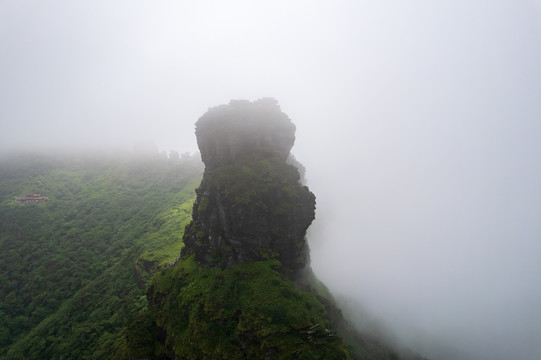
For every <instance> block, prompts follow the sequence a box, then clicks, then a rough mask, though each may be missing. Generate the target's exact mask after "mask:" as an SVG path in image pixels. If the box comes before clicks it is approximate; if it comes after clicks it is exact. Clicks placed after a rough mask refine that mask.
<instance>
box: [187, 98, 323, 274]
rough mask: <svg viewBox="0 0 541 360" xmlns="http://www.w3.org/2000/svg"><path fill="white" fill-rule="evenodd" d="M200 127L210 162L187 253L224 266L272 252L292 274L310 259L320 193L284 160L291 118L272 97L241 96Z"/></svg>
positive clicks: (202, 145)
mask: <svg viewBox="0 0 541 360" xmlns="http://www.w3.org/2000/svg"><path fill="white" fill-rule="evenodd" d="M196 134H197V141H198V144H199V147H200V150H201V156H202V158H203V161H204V162H205V166H206V169H205V174H204V176H203V180H202V182H201V186H200V187H199V189H198V190H197V199H196V202H195V205H194V209H193V223H192V224H191V225H190V226H188V227H187V228H186V231H185V234H184V239H183V240H184V243H185V247H184V249H183V252H182V256H183V257H187V256H190V255H195V260H196V261H197V262H198V263H199V264H201V265H203V266H222V267H228V266H233V265H234V264H238V263H242V262H247V261H258V260H263V259H265V258H268V257H275V258H277V259H278V260H279V261H280V262H281V264H282V268H281V269H282V271H283V272H284V273H285V274H286V275H287V276H289V277H290V278H294V277H295V274H296V273H297V272H298V271H299V270H300V269H302V268H304V267H305V266H306V265H307V264H308V263H309V258H308V255H309V251H308V247H307V245H306V241H305V233H306V229H307V228H308V226H309V225H310V223H311V222H312V220H313V219H314V210H315V197H314V195H313V194H312V193H311V192H310V191H309V190H308V188H307V187H305V186H302V185H301V184H300V182H299V178H300V176H299V172H298V170H297V168H296V167H294V166H292V165H289V164H288V163H287V162H286V160H287V158H288V156H289V150H290V149H291V146H293V142H294V139H295V126H294V125H293V124H292V123H291V120H289V118H288V117H287V115H285V114H284V113H283V112H281V111H280V108H279V107H278V105H277V103H276V102H275V101H273V100H271V99H265V100H260V101H256V102H253V103H251V102H242V101H237V102H232V103H230V104H229V105H222V106H218V107H216V108H213V109H211V110H209V112H208V113H206V114H205V115H203V116H202V117H201V119H200V120H199V121H198V122H197V129H196Z"/></svg>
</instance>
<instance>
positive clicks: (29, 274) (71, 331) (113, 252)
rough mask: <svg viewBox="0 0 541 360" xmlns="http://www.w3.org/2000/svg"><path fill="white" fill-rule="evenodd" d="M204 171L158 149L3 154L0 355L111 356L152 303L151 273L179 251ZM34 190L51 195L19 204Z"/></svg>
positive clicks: (0, 176)
mask: <svg viewBox="0 0 541 360" xmlns="http://www.w3.org/2000/svg"><path fill="white" fill-rule="evenodd" d="M201 170H202V169H201V166H200V165H199V164H198V163H197V162H193V161H176V162H175V161H168V160H167V159H163V158H159V157H157V156H156V157H152V158H145V159H133V158H120V157H116V158H95V157H83V158H81V157H79V158H77V157H72V158H65V157H62V158H58V157H57V158H54V157H47V156H40V157H36V156H30V155H25V156H18V157H11V158H9V159H2V161H1V162H0V260H1V261H0V299H1V300H0V358H10V359H11V358H14V359H16V358H21V359H23V358H24V359H38V358H47V359H54V358H62V357H63V356H64V357H65V358H88V359H91V358H103V357H108V355H110V353H111V351H112V349H114V348H115V346H116V345H115V343H118V342H119V341H121V339H120V337H121V334H120V331H121V329H123V328H124V326H125V325H126V322H127V321H128V320H129V319H130V318H131V317H132V315H133V314H135V313H137V311H139V309H141V308H144V307H145V306H146V298H145V297H144V293H143V290H142V289H141V285H143V286H144V282H145V281H146V280H148V278H149V272H150V271H152V270H153V269H154V268H157V267H159V266H161V265H164V264H166V263H168V262H171V261H173V260H174V259H175V258H176V257H177V256H178V254H179V253H180V247H181V246H182V243H181V241H180V238H181V235H182V231H183V228H184V226H185V225H186V224H187V222H189V220H190V215H191V206H192V203H193V200H194V191H193V190H194V188H195V187H196V186H197V185H198V183H199V181H200V177H201ZM28 192H40V193H41V194H43V195H45V196H48V197H49V199H50V200H49V201H48V202H46V203H43V204H34V205H30V204H28V205H20V204H15V203H14V202H13V197H14V196H16V195H21V194H24V193H28ZM137 280H139V285H140V286H137ZM106 354H107V355H106Z"/></svg>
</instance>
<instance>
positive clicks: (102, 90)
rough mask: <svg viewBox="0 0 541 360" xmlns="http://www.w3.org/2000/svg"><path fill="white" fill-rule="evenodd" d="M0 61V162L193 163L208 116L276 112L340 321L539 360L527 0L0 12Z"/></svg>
mask: <svg viewBox="0 0 541 360" xmlns="http://www.w3.org/2000/svg"><path fill="white" fill-rule="evenodd" d="M0 52H1V57H0V150H1V151H7V150H12V149H34V148H35V149H41V148H50V147H53V148H56V149H68V151H71V149H74V148H79V147H90V148H95V149H96V148H104V147H107V148H109V147H116V148H126V147H130V146H133V144H137V143H141V142H144V143H147V144H148V143H151V144H154V145H153V146H155V147H156V148H159V149H160V150H171V149H173V150H176V151H179V152H186V151H190V152H195V151H197V146H196V141H195V135H194V125H193V124H194V123H195V121H196V120H197V119H198V118H199V116H201V115H202V114H203V113H204V112H205V111H206V110H207V109H208V108H209V107H212V106H215V105H219V104H223V103H228V102H229V100H231V99H250V100H255V99H258V98H261V97H267V96H271V97H275V98H276V99H277V100H278V101H279V103H280V105H281V107H282V110H283V111H284V112H286V113H287V114H288V115H289V116H290V117H291V119H292V120H293V122H294V123H295V124H296V125H297V141H296V144H295V146H294V148H293V153H294V154H295V156H296V157H297V159H298V160H299V161H301V162H302V163H303V164H304V165H305V166H306V169H307V179H308V185H309V186H310V188H311V190H312V191H313V192H314V193H315V194H316V196H317V201H318V205H317V206H318V208H317V220H316V222H314V224H313V225H312V227H311V229H310V236H309V241H310V244H311V248H312V266H313V268H314V270H315V271H316V273H317V274H318V276H319V277H320V278H321V279H322V280H323V281H324V282H325V283H326V284H327V285H328V286H329V288H330V289H331V290H332V291H333V292H334V293H335V294H336V295H337V297H338V298H340V299H341V301H343V308H344V312H345V313H346V314H347V316H348V317H350V318H351V319H352V320H353V321H355V322H356V323H357V325H358V326H360V327H362V328H363V329H370V330H371V331H374V329H376V330H377V331H380V332H382V333H385V334H386V336H389V339H391V340H392V341H394V342H395V343H396V344H397V345H398V346H403V347H409V348H411V349H413V350H415V351H417V352H419V353H420V354H422V355H424V356H426V357H429V358H431V359H443V360H449V359H539V358H541V1H540V0H530V1H527V0H473V1H466V0H458V1H421V0H413V1H398V0H396V1H394V0H389V1H376V0H358V1H353V0H351V1H346V0H342V1H276V0H274V1H258V2H256V1H248V0H246V1H190V2H188V1H153V2H150V1H148V2H147V1H91V2H79V1H76V2H74V1H67V0H66V1H24V0H17V1H15V0H5V1H1V2H0ZM374 324H375V325H374Z"/></svg>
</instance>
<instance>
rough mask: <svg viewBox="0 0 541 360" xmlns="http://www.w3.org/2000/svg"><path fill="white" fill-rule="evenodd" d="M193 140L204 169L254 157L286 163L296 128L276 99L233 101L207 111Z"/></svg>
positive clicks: (197, 126) (197, 124)
mask: <svg viewBox="0 0 541 360" xmlns="http://www.w3.org/2000/svg"><path fill="white" fill-rule="evenodd" d="M196 136H197V144H198V146H199V150H200V151H201V158H202V159H203V162H204V163H205V165H206V167H207V168H214V167H218V166H222V165H226V164H232V163H234V162H236V161H238V160H240V159H241V158H243V157H247V156H254V154H259V155H261V156H263V157H268V158H271V157H276V158H278V159H282V160H284V161H285V160H286V159H287V157H288V155H289V151H290V150H291V147H292V146H293V143H294V142H295V125H294V124H293V123H292V122H291V120H290V119H289V117H288V116H287V115H286V114H284V113H283V112H282V111H281V110H280V107H279V106H278V102H277V101H276V100H275V99H272V98H264V99H261V100H257V101H254V102H250V101H247V100H232V101H231V102H230V103H229V105H220V106H216V107H214V108H211V109H209V111H208V112H207V113H206V114H204V115H203V116H202V117H201V118H200V119H199V121H197V123H196Z"/></svg>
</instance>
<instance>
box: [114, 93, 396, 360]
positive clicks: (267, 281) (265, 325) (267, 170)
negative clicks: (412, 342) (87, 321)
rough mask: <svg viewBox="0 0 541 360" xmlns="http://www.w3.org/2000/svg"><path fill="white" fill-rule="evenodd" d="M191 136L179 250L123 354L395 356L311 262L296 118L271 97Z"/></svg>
mask: <svg viewBox="0 0 541 360" xmlns="http://www.w3.org/2000/svg"><path fill="white" fill-rule="evenodd" d="M196 135H197V143H198V145H199V149H200V150H201V157H202V159H203V161H204V163H205V172H204V175H203V179H202V181H201V185H200V186H199V188H198V189H197V190H196V194H197V197H196V200H195V202H194V205H193V217H192V221H191V223H190V224H189V225H187V226H186V228H185V232H184V236H183V243H184V248H183V249H182V251H181V254H180V255H181V256H180V258H179V259H178V261H176V263H175V264H173V265H172V266H169V267H168V268H166V269H162V270H161V271H158V272H157V273H156V274H155V275H154V277H153V278H152V280H151V282H150V285H149V287H148V289H147V292H146V295H147V299H148V307H147V308H145V309H143V310H142V311H141V312H140V313H139V314H138V315H137V316H136V317H135V318H134V320H133V321H132V322H131V324H130V325H129V326H128V327H127V329H126V337H125V339H126V343H125V345H124V349H125V352H124V357H123V358H127V359H193V360H198V359H352V358H354V359H381V360H384V359H385V360H388V359H397V356H396V355H395V353H394V352H393V351H392V350H390V349H389V348H387V347H385V346H383V345H380V344H379V343H378V342H376V341H371V340H367V339H365V338H364V337H362V336H361V335H359V334H358V333H357V332H356V331H355V330H354V329H353V328H352V327H351V326H350V325H349V324H348V323H347V321H345V319H344V317H343V316H342V314H341V312H340V310H339V309H338V308H337V307H336V305H335V303H334V300H333V298H332V295H331V294H330V293H329V291H328V290H327V289H326V287H325V286H324V285H323V284H322V283H321V282H319V281H318V280H317V278H316V277H315V275H314V274H313V273H312V271H311V269H310V267H309V266H308V265H309V250H308V245H307V243H306V239H305V234H306V229H307V228H308V226H309V225H310V223H311V222H312V221H313V219H314V210H315V196H314V194H312V193H311V192H310V191H309V190H308V188H307V187H306V186H303V185H302V184H301V183H300V181H299V178H300V176H299V171H298V170H297V168H296V167H295V166H293V165H290V164H289V163H288V158H289V157H290V154H289V152H290V149H291V147H292V146H293V143H294V141H295V125H293V123H292V122H291V120H290V119H289V118H288V117H287V115H286V114H284V113H283V112H282V111H281V110H280V108H279V107H278V103H277V102H276V100H273V99H262V100H258V101H255V102H249V101H232V102H230V103H229V104H228V105H221V106H217V107H214V108H211V109H210V110H209V111H208V112H207V113H206V114H204V115H203V116H202V117H201V118H200V119H199V121H198V122H197V123H196ZM291 162H294V161H291ZM342 336H343V337H344V339H347V342H345V341H344V340H343V339H342Z"/></svg>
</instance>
